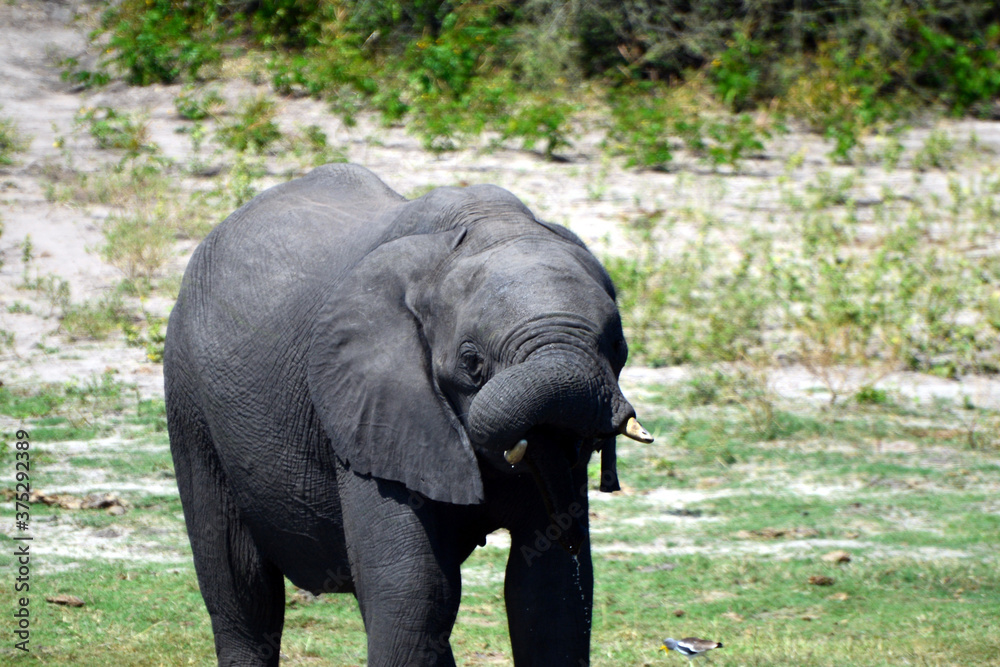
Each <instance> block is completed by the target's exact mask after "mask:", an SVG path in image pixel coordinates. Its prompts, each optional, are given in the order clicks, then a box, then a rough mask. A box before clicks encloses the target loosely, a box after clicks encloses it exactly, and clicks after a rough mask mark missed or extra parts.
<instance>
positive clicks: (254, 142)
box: [218, 95, 281, 153]
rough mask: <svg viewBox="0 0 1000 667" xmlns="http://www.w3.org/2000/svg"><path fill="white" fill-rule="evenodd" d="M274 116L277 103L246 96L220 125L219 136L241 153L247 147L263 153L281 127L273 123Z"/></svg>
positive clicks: (262, 96)
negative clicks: (234, 112)
mask: <svg viewBox="0 0 1000 667" xmlns="http://www.w3.org/2000/svg"><path fill="white" fill-rule="evenodd" d="M277 115H278V109H277V106H276V105H275V103H274V101H273V100H271V99H269V98H268V97H266V96H264V95H258V96H256V97H245V98H243V99H242V100H241V101H240V107H239V109H238V110H237V112H236V114H235V116H234V117H233V119H232V120H231V121H229V122H227V123H226V124H224V125H223V126H222V127H220V128H219V133H218V136H219V139H220V140H221V141H222V143H223V144H224V145H226V146H228V147H229V148H232V149H234V150H237V151H239V152H241V153H242V152H245V151H248V150H249V151H252V152H254V153H262V152H264V151H265V150H266V149H267V148H269V147H270V146H271V145H272V144H274V143H275V142H276V141H278V140H279V139H281V130H280V129H279V128H278V124H277V123H276V122H275V118H276V117H277Z"/></svg>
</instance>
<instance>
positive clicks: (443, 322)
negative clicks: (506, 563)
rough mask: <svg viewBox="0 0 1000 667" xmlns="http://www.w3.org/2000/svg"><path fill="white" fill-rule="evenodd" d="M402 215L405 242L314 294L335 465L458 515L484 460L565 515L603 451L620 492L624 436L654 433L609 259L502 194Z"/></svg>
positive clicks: (316, 396)
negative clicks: (627, 370) (638, 407)
mask: <svg viewBox="0 0 1000 667" xmlns="http://www.w3.org/2000/svg"><path fill="white" fill-rule="evenodd" d="M393 215H395V216H397V220H396V221H395V222H394V224H393V225H392V226H391V228H392V229H393V230H394V237H393V238H391V239H389V240H387V241H386V242H384V243H381V244H380V245H379V246H378V247H377V248H376V249H375V250H374V251H372V252H371V253H369V254H368V255H367V256H366V257H365V258H364V259H362V260H361V261H360V262H359V263H357V264H356V265H355V266H354V267H353V268H351V269H350V270H349V271H348V272H347V274H346V275H342V276H339V277H338V278H337V279H336V280H335V281H333V282H332V284H331V287H330V291H329V293H327V294H324V295H320V296H319V297H318V298H321V299H322V302H323V305H322V307H321V310H320V315H319V317H318V318H317V320H316V326H315V329H314V331H313V341H312V346H311V348H310V351H309V360H308V362H309V376H308V381H309V387H310V392H311V395H312V398H313V404H314V405H315V407H316V409H317V411H318V413H319V415H320V418H321V420H322V422H323V425H324V427H325V429H326V431H327V433H328V435H329V437H330V439H331V442H332V445H333V447H334V450H335V451H336V453H337V455H338V456H339V457H340V458H341V459H342V460H343V461H345V462H347V463H348V464H349V465H350V466H351V467H352V469H354V470H355V471H357V472H360V473H369V474H371V475H373V476H376V477H382V478H387V479H392V480H397V481H400V482H403V483H404V484H406V486H407V487H408V488H410V489H412V490H414V491H417V492H419V493H420V494H423V495H425V496H427V497H429V498H431V499H434V500H441V501H446V502H451V503H459V504H471V503H479V502H482V501H483V500H484V491H483V482H482V472H481V470H480V467H479V466H480V464H482V465H487V466H491V467H493V468H496V469H500V470H502V471H508V472H510V473H511V474H525V473H528V472H530V473H531V474H532V475H533V476H534V477H535V479H536V481H537V482H538V485H539V487H540V489H541V491H542V497H543V498H544V501H545V504H546V507H547V509H548V512H549V514H550V515H551V516H553V517H555V516H556V514H558V513H561V512H565V511H566V509H567V508H568V507H569V506H570V505H571V504H572V503H573V501H574V500H575V499H576V498H578V494H580V493H585V490H582V491H581V490H579V489H574V488H573V484H572V482H571V475H570V474H569V470H570V469H571V468H572V467H573V466H577V465H586V461H587V460H588V459H589V457H590V455H591V454H592V453H593V452H594V451H596V450H602V468H603V470H602V483H601V488H602V490H608V491H610V490H615V489H617V488H618V486H617V477H616V473H615V460H614V439H615V436H616V435H617V434H619V433H625V434H626V435H629V436H630V437H632V438H634V439H637V440H641V441H644V442H649V441H651V437H650V436H649V434H648V433H646V432H645V431H644V430H643V429H642V427H641V426H639V424H638V422H637V421H636V418H635V411H634V410H633V408H632V406H631V405H630V404H629V403H628V401H627V400H626V399H625V397H624V396H623V395H622V392H621V390H620V388H619V386H618V376H619V373H620V372H621V370H622V367H623V366H624V364H625V360H626V356H627V346H626V344H625V339H624V336H623V333H622V326H621V320H620V318H619V315H618V310H617V308H616V305H615V295H614V288H613V286H612V284H611V280H610V279H609V277H608V275H607V273H606V272H605V271H604V269H603V268H602V267H601V265H600V263H599V262H598V261H597V260H596V259H595V258H594V256H593V255H592V254H591V253H590V252H589V251H588V250H587V249H586V247H585V246H584V245H583V243H582V242H580V241H579V239H577V238H576V237H575V236H574V235H573V234H572V233H570V232H569V231H567V230H566V229H564V228H562V227H558V226H555V225H550V224H546V223H541V222H538V221H537V220H536V219H535V218H534V216H533V215H532V214H531V213H530V211H528V210H527V209H526V208H525V207H524V206H523V204H521V203H520V201H518V200H517V199H516V198H514V197H513V195H510V194H509V193H507V192H506V191H504V190H501V189H499V188H494V187H491V186H476V187H473V188H466V189H463V190H459V189H454V188H444V189H440V190H437V191H434V192H432V193H430V194H429V195H426V196H425V197H423V198H421V199H419V200H415V201H412V202H409V203H407V204H405V205H403V206H402V207H401V210H400V211H395V212H393ZM583 538H584V536H583V534H582V531H581V530H580V529H579V527H578V526H575V527H572V528H569V529H568V530H567V531H565V533H564V535H563V539H561V542H562V544H563V546H564V547H566V548H567V549H568V550H570V552H571V553H572V552H574V550H575V549H578V548H579V546H580V544H581V543H582V540H583Z"/></svg>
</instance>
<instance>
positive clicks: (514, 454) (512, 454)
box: [503, 440, 528, 465]
mask: <svg viewBox="0 0 1000 667" xmlns="http://www.w3.org/2000/svg"><path fill="white" fill-rule="evenodd" d="M527 449H528V441H527V440H521V441H520V442H518V443H517V444H516V445H514V446H513V447H511V448H510V449H508V450H507V451H506V452H504V453H503V458H504V460H506V461H507V463H509V464H511V465H514V464H516V463H520V462H521V459H523V458H524V452H525V451H526V450H527Z"/></svg>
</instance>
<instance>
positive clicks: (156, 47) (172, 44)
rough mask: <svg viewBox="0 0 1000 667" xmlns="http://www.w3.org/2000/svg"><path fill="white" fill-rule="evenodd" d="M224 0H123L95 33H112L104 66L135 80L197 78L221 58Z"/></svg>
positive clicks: (109, 11)
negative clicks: (220, 20) (204, 0)
mask: <svg viewBox="0 0 1000 667" xmlns="http://www.w3.org/2000/svg"><path fill="white" fill-rule="evenodd" d="M223 4H224V3H223V2H222V1H221V0H214V1H210V2H205V3H200V2H186V1H184V0H123V2H121V3H119V4H115V5H112V6H110V7H109V8H108V9H107V10H106V11H105V12H104V14H103V15H102V17H101V26H100V28H99V29H98V30H97V31H96V33H95V38H96V37H99V36H102V35H107V40H108V41H107V46H106V49H107V50H106V54H107V58H106V59H105V60H104V61H103V62H102V66H103V67H105V68H108V69H111V70H112V71H115V72H119V73H120V74H121V75H122V76H123V77H124V78H125V80H126V81H127V82H128V83H130V84H133V85H138V86H148V85H149V84H152V83H173V82H174V81H177V80H178V79H180V78H182V77H183V78H187V79H196V78H197V77H198V75H199V73H200V71H201V69H202V68H203V67H205V66H206V65H208V64H210V63H214V62H216V61H218V60H219V59H220V57H221V53H220V51H219V48H218V46H217V41H218V40H219V39H220V38H221V37H222V36H223V34H224V31H223V28H222V26H221V24H220V23H218V18H219V17H218V14H217V13H216V12H217V9H218V7H219V6H220V5H223Z"/></svg>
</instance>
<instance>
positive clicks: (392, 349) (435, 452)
mask: <svg viewBox="0 0 1000 667" xmlns="http://www.w3.org/2000/svg"><path fill="white" fill-rule="evenodd" d="M464 234H465V232H464V230H460V231H449V232H442V233H439V234H426V235H418V236H406V237H403V238H400V239H396V240H394V241H391V242H389V243H386V244H384V245H382V246H380V247H379V248H377V249H376V250H374V251H372V252H371V253H370V254H369V255H368V256H367V257H365V258H364V259H362V260H361V261H360V262H359V263H358V264H357V265H356V266H355V267H354V268H353V269H352V270H351V271H350V272H349V273H348V274H347V275H346V276H345V277H343V278H342V279H341V280H340V281H339V282H338V283H337V284H336V285H335V286H334V288H333V290H332V292H331V293H330V294H328V295H326V296H325V299H326V302H325V305H324V306H323V307H322V309H321V310H320V312H319V316H318V318H317V320H316V322H315V325H314V329H313V339H312V344H311V348H310V351H309V372H308V382H309V392H310V395H311V397H312V401H313V405H314V406H315V408H316V410H317V412H318V413H319V416H320V419H321V420H322V422H323V426H324V428H325V429H326V433H327V435H328V436H329V438H330V441H331V443H332V445H333V449H334V452H336V454H337V456H338V457H340V459H341V460H342V461H344V462H346V463H347V464H348V465H349V466H350V467H351V469H352V470H354V471H355V472H358V473H362V474H365V473H368V474H371V475H373V476H374V477H379V478H382V479H389V480H395V481H398V482H402V483H403V484H405V485H406V486H407V488H409V489H411V490H413V491H417V492H419V493H421V494H423V495H424V496H426V497H428V498H431V499H433V500H440V501H445V502H450V503H458V504H474V503H480V502H482V501H483V483H482V479H481V477H480V474H479V466H478V464H477V462H476V457H475V454H474V453H473V451H472V446H471V444H470V442H469V437H468V435H467V434H466V433H465V429H464V428H463V427H462V425H461V423H460V421H459V419H458V417H457V416H456V415H455V413H454V412H453V411H452V409H451V407H450V404H449V402H448V400H447V399H446V398H445V397H444V395H443V394H442V392H441V391H440V389H439V388H438V387H437V385H436V383H435V380H434V375H433V372H432V370H431V369H432V364H431V358H430V348H429V346H428V344H427V341H426V339H425V338H424V336H423V332H422V325H421V322H420V321H419V319H418V318H417V316H416V315H415V313H414V311H413V310H412V309H411V308H410V306H409V305H408V304H409V303H412V302H413V299H415V298H416V295H417V294H419V292H420V291H421V290H422V289H425V286H426V285H427V284H428V281H429V280H431V279H432V275H433V274H434V273H435V272H436V269H437V267H438V264H439V263H440V262H441V261H442V260H444V259H445V258H446V257H447V256H448V255H449V254H450V253H451V252H453V251H454V250H455V248H456V247H457V246H458V244H459V243H461V240H462V238H463V237H464Z"/></svg>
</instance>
